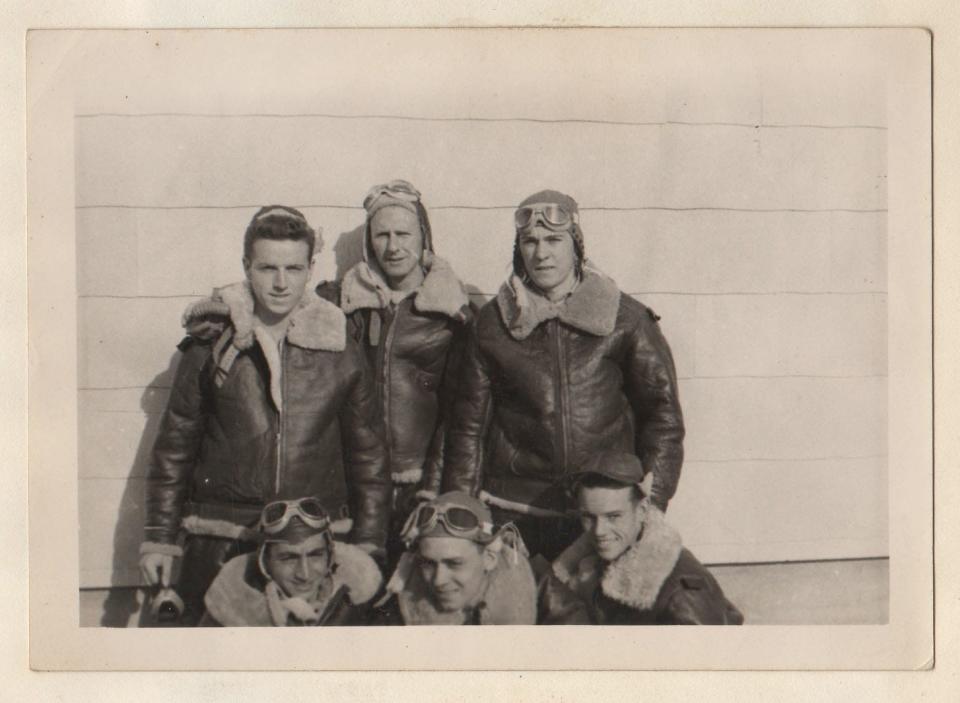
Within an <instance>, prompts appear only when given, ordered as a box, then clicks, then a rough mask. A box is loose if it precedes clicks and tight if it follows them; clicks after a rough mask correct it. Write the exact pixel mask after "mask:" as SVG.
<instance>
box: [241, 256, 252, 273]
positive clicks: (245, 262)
mask: <svg viewBox="0 0 960 703" xmlns="http://www.w3.org/2000/svg"><path fill="white" fill-rule="evenodd" d="M240 262H241V263H242V264H243V272H244V273H246V274H249V273H250V259H248V258H247V257H243V258H242V259H240Z"/></svg>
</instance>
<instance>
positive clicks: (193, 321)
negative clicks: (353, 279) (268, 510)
mask: <svg viewBox="0 0 960 703" xmlns="http://www.w3.org/2000/svg"><path fill="white" fill-rule="evenodd" d="M316 239H317V237H316V233H315V232H314V230H313V229H312V228H311V227H310V226H309V225H308V224H307V221H306V219H305V218H304V216H303V214H302V213H300V212H299V211H298V210H295V209H293V208H288V207H284V206H269V207H265V208H262V209H261V210H259V211H258V212H257V213H256V214H255V215H254V217H253V219H252V220H251V221H250V224H249V225H248V227H247V230H246V233H245V235H244V248H243V266H244V270H245V272H246V280H244V281H243V282H241V283H236V284H233V285H230V286H226V287H224V288H220V289H218V290H217V291H216V292H215V295H214V296H213V298H212V299H208V300H204V301H200V302H198V303H196V304H194V305H193V306H191V308H190V309H189V310H188V311H187V313H185V316H184V317H185V321H186V322H185V324H189V325H190V326H189V332H190V334H189V336H188V337H187V338H186V339H185V340H183V342H181V344H180V347H179V348H180V350H181V351H182V352H183V355H182V357H181V359H180V362H179V365H178V367H177V373H176V376H175V378H174V381H173V387H172V388H171V391H170V399H169V402H168V405H167V409H166V412H165V413H164V416H163V420H162V422H161V425H160V430H159V433H158V435H157V440H156V443H155V445H154V450H153V456H152V462H151V465H150V470H149V473H148V476H147V491H146V493H147V495H146V498H147V500H146V508H147V509H146V524H145V532H146V540H145V541H144V542H143V544H142V545H141V554H142V557H141V561H140V566H141V570H142V571H143V574H144V577H145V579H146V581H147V583H149V584H151V585H154V584H158V583H159V584H161V585H163V586H170V585H171V572H172V566H173V559H174V558H175V557H178V556H182V562H181V568H180V576H179V581H178V583H177V590H178V592H179V595H180V596H181V597H182V599H183V602H184V604H185V606H186V610H185V613H184V617H183V621H182V623H181V624H186V625H189V624H195V623H196V622H197V621H198V620H199V618H200V617H201V616H202V614H203V607H204V606H203V596H204V593H205V592H206V590H207V588H208V587H209V585H210V583H211V582H212V580H213V578H214V577H215V576H216V573H217V571H218V570H219V568H220V566H221V565H222V564H223V563H224V562H225V561H226V560H227V559H229V558H230V557H231V556H232V555H234V554H236V553H238V551H244V550H248V549H250V548H252V545H251V544H250V543H249V540H248V539H247V538H246V535H247V532H248V530H247V528H248V526H249V525H251V524H253V523H255V522H256V520H257V519H258V518H259V515H260V510H261V509H262V508H263V506H264V505H265V504H267V503H269V502H271V501H273V500H276V499H287V498H293V497H297V496H303V495H313V496H315V497H316V499H317V500H319V501H320V503H321V504H322V505H323V506H325V508H326V510H327V512H328V513H330V514H331V515H333V516H334V517H335V518H336V519H337V526H338V527H339V528H340V529H343V530H344V531H349V539H350V540H351V541H352V542H354V543H355V544H358V545H361V546H362V547H363V548H364V549H365V550H367V551H368V552H370V553H373V552H377V551H379V550H382V549H383V547H384V543H385V540H386V532H387V523H388V516H389V509H390V506H389V501H390V492H391V490H392V488H391V483H390V476H389V473H388V472H387V467H386V462H385V459H386V451H385V446H384V442H383V438H382V436H381V434H380V433H379V432H378V431H377V427H378V425H377V407H376V397H375V389H374V385H373V382H372V379H371V378H370V372H369V370H368V368H367V364H366V362H365V360H364V358H363V353H362V351H361V350H360V348H359V347H358V346H357V344H356V343H355V342H354V341H353V339H352V338H351V337H350V336H349V335H348V334H347V331H346V328H347V325H346V319H345V317H344V314H343V312H342V311H341V310H340V309H339V308H338V307H337V306H335V305H333V304H331V303H330V302H328V301H326V300H323V299H322V298H320V297H318V296H317V295H316V294H315V293H314V292H313V290H308V289H307V284H308V283H309V281H310V274H311V271H312V266H313V255H314V251H315V248H316ZM182 532H183V533H186V535H185V538H184V544H183V547H182V549H181V546H180V544H179V542H180V537H181V533H182Z"/></svg>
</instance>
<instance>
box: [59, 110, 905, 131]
mask: <svg viewBox="0 0 960 703" xmlns="http://www.w3.org/2000/svg"><path fill="white" fill-rule="evenodd" d="M75 117H76V118H77V119H91V118H97V117H117V118H138V117H145V118H165V117H177V118H191V117H198V118H203V119H218V118H225V119H237V118H244V117H252V118H256V119H318V118H319V119H327V120H398V121H402V122H477V123H499V122H526V123H531V124H587V125H609V126H611V127H740V128H743V129H828V130H829V129H869V130H878V131H886V130H887V127H886V126H884V125H871V124H804V123H796V124H789V123H787V124H782V123H781V124H777V123H770V124H768V123H759V122H697V121H693V120H601V119H589V118H576V117H556V118H544V117H426V116H422V115H366V114H356V115H337V114H332V113H322V112H294V113H278V112H235V113H214V112H90V113H83V114H79V115H75Z"/></svg>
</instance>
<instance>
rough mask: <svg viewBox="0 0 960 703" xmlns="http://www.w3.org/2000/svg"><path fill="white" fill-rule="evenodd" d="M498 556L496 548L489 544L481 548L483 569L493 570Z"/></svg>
mask: <svg viewBox="0 0 960 703" xmlns="http://www.w3.org/2000/svg"><path fill="white" fill-rule="evenodd" d="M499 557H500V555H499V553H498V551H497V550H495V549H493V548H492V547H490V546H487V547H485V548H484V550H483V570H484V571H493V570H494V569H495V568H497V560H498V559H499Z"/></svg>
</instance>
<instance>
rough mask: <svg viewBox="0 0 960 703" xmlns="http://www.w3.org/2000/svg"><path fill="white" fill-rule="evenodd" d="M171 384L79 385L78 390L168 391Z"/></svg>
mask: <svg viewBox="0 0 960 703" xmlns="http://www.w3.org/2000/svg"><path fill="white" fill-rule="evenodd" d="M171 388H172V386H159V385H158V386H154V385H149V386H80V387H78V388H77V390H78V391H146V390H151V391H168V390H170V389H171Z"/></svg>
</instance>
